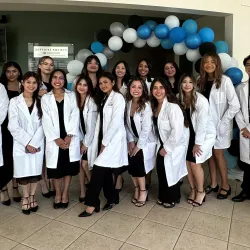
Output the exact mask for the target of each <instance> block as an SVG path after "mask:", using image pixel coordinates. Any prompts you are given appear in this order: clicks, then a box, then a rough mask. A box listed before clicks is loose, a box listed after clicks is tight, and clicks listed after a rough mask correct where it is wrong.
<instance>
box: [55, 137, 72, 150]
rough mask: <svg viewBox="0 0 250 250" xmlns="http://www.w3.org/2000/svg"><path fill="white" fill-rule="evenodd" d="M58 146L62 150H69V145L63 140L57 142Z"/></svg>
mask: <svg viewBox="0 0 250 250" xmlns="http://www.w3.org/2000/svg"><path fill="white" fill-rule="evenodd" d="M55 143H56V145H57V146H58V147H59V148H61V149H64V150H65V149H67V148H69V146H68V144H67V143H66V142H65V141H64V140H63V139H61V138H58V139H56V140H55Z"/></svg>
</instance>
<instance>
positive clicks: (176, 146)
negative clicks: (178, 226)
mask: <svg viewBox="0 0 250 250" xmlns="http://www.w3.org/2000/svg"><path fill="white" fill-rule="evenodd" d="M150 91H151V95H152V100H151V106H152V110H153V113H154V116H153V121H154V125H155V131H156V133H157V134H158V143H157V151H156V152H157V158H156V169H157V175H158V183H159V195H158V201H157V203H158V204H159V205H162V206H163V207H165V208H172V207H174V206H175V205H176V203H179V202H180V197H181V195H180V184H179V180H180V179H181V178H182V177H184V176H186V175H187V173H188V172H187V166H186V154H187V148H188V141H189V129H188V121H187V120H186V119H184V114H183V111H182V110H181V108H180V105H179V103H178V101H177V98H176V96H175V95H174V94H173V93H172V91H171V88H170V86H169V85H167V84H166V82H165V80H164V79H163V78H156V79H155V80H154V81H153V83H152V85H151V89H150Z"/></svg>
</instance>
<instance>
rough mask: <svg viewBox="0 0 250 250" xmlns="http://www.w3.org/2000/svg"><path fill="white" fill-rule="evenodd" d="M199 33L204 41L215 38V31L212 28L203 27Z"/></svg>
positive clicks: (210, 40)
mask: <svg viewBox="0 0 250 250" xmlns="http://www.w3.org/2000/svg"><path fill="white" fill-rule="evenodd" d="M198 34H199V36H200V38H201V42H202V43H205V42H212V41H213V40H214V31H213V30H212V29H210V28H207V27H205V28H202V29H201V30H200V31H199V33H198Z"/></svg>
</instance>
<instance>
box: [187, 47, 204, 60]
mask: <svg viewBox="0 0 250 250" xmlns="http://www.w3.org/2000/svg"><path fill="white" fill-rule="evenodd" d="M186 57H187V59H188V61H190V62H196V61H197V60H198V59H200V58H201V55H200V52H199V49H189V50H188V51H187V53H186Z"/></svg>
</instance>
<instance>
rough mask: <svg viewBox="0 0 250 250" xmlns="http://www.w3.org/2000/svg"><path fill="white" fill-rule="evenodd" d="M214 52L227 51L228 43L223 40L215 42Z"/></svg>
mask: <svg viewBox="0 0 250 250" xmlns="http://www.w3.org/2000/svg"><path fill="white" fill-rule="evenodd" d="M215 46H216V53H217V54H219V53H228V45H227V43H226V42H224V41H218V42H216V43H215Z"/></svg>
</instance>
